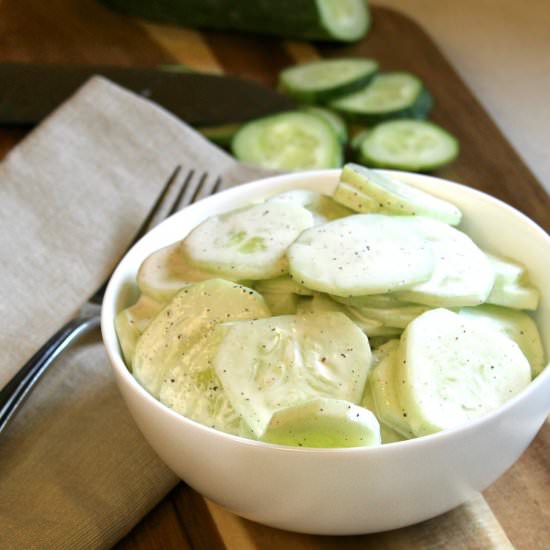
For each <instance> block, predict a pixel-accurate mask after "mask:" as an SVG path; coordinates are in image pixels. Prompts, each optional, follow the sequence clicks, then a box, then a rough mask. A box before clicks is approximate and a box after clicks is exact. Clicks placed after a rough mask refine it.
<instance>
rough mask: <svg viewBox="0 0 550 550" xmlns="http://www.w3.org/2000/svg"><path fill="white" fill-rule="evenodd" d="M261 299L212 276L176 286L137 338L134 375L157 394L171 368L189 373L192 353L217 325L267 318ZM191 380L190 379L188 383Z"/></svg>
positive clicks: (241, 287) (198, 351) (264, 305)
mask: <svg viewBox="0 0 550 550" xmlns="http://www.w3.org/2000/svg"><path fill="white" fill-rule="evenodd" d="M269 315H270V311H269V309H268V308H267V306H266V304H265V302H264V299H263V298H262V297H261V296H260V295H259V294H258V293H257V292H255V291H254V290H251V289H249V288H246V287H244V286H241V285H238V284H236V283H231V282H229V281H224V280H222V279H210V280H209V281H204V282H202V283H197V284H194V285H191V286H189V287H186V288H184V289H183V290H180V292H178V294H176V296H174V298H173V299H172V301H171V302H170V303H169V304H168V305H167V306H166V307H165V308H164V309H163V310H162V311H161V312H160V313H159V314H158V315H157V316H156V317H155V318H154V320H153V321H152V322H151V323H150V325H149V326H148V327H147V328H146V329H145V331H144V333H143V334H142V335H141V337H140V338H139V340H138V341H137V345H136V351H135V354H134V360H133V363H132V365H133V373H134V376H135V377H136V379H137V380H138V382H139V383H140V384H141V385H142V386H143V387H144V388H145V389H146V390H147V391H148V392H149V393H151V394H152V395H154V396H155V397H158V396H159V392H160V389H161V386H162V384H163V382H164V381H165V379H166V373H167V372H169V371H170V370H171V369H173V368H177V369H179V370H180V371H181V376H186V375H187V374H188V373H189V374H190V375H193V373H194V372H195V371H194V361H193V357H194V356H196V355H197V354H200V353H201V351H200V350H201V349H202V347H204V345H205V342H206V341H207V340H208V338H209V336H210V334H211V332H212V330H213V329H214V327H215V326H216V324H218V323H221V322H225V321H230V320H238V319H257V318H262V317H268V316H269ZM190 383H191V382H190Z"/></svg>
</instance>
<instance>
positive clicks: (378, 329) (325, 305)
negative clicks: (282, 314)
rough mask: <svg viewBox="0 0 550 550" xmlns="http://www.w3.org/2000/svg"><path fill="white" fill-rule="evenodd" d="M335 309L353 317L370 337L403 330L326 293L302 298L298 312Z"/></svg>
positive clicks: (318, 311) (314, 312)
mask: <svg viewBox="0 0 550 550" xmlns="http://www.w3.org/2000/svg"><path fill="white" fill-rule="evenodd" d="M328 311H334V312H339V313H343V314H344V315H345V316H346V317H348V318H349V319H351V320H352V321H353V322H354V323H355V324H356V325H357V326H358V327H359V328H360V329H361V330H362V331H363V332H364V333H365V334H366V335H367V336H368V337H369V338H370V337H371V336H396V335H399V334H401V330H399V329H395V328H392V327H386V326H384V324H383V323H382V322H381V321H378V320H376V319H371V318H369V317H368V316H366V315H364V314H363V313H362V312H361V311H360V310H358V309H356V308H353V307H348V306H345V305H342V304H339V303H337V302H335V301H334V300H332V299H331V298H329V297H328V296H327V295H326V294H316V295H315V296H313V298H311V299H309V300H302V301H301V302H300V303H299V304H298V309H297V312H298V313H300V314H304V315H311V314H313V315H315V314H318V313H321V312H328Z"/></svg>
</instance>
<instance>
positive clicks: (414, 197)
mask: <svg viewBox="0 0 550 550" xmlns="http://www.w3.org/2000/svg"><path fill="white" fill-rule="evenodd" d="M340 182H343V183H346V184H347V185H350V186H351V187H353V188H354V189H355V190H357V191H358V192H359V193H360V194H361V195H359V196H361V197H362V196H364V195H366V196H368V197H370V198H372V199H374V200H375V204H376V210H374V211H375V212H376V211H378V212H382V213H388V214H398V215H402V214H404V215H412V216H427V217H429V218H434V219H436V220H440V221H442V222H445V223H448V224H450V225H458V224H459V223H460V220H461V219H462V213H461V212H460V210H459V209H458V208H457V207H456V206H455V205H454V204H452V203H450V202H448V201H444V200H442V199H438V198H437V197H434V196H433V195H430V194H429V193H426V192H424V191H422V190H420V189H417V188H416V187H413V186H412V185H409V184H407V183H404V182H402V181H399V179H397V178H392V177H390V176H387V175H385V174H382V173H380V172H378V171H376V170H370V169H368V168H366V167H365V166H360V165H359V164H353V163H349V164H346V165H345V166H344V169H343V170H342V174H341V175H340ZM356 202H357V201H356ZM346 206H348V207H351V208H352V209H353V206H350V205H346Z"/></svg>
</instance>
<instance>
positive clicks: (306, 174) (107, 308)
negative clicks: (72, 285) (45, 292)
mask: <svg viewBox="0 0 550 550" xmlns="http://www.w3.org/2000/svg"><path fill="white" fill-rule="evenodd" d="M379 171H380V172H382V173H386V174H388V175H392V176H394V177H397V178H401V179H405V180H406V181H407V182H408V183H412V184H413V185H414V184H415V182H419V181H420V182H421V181H424V182H427V183H428V184H429V185H433V184H437V185H438V186H444V187H450V188H454V189H458V190H459V192H460V193H461V194H462V193H466V194H467V195H468V194H470V195H473V196H474V197H475V198H477V199H478V200H481V201H482V202H485V203H490V204H493V205H494V206H497V207H499V208H500V209H503V210H504V211H505V212H507V213H508V214H510V215H512V216H514V217H516V218H518V219H519V220H520V221H521V222H523V223H525V224H526V225H527V226H528V227H529V228H530V229H531V230H534V231H535V232H536V233H538V234H539V236H540V237H541V238H542V239H543V240H546V241H547V242H548V246H549V248H550V235H548V233H547V232H546V231H544V229H542V228H541V227H540V226H539V225H538V224H537V223H536V222H534V221H533V220H532V219H530V218H529V217H528V216H526V215H525V214H523V213H522V212H520V211H519V210H517V209H516V208H514V207H513V206H511V205H509V204H507V203H505V202H504V201H502V200H500V199H498V198H496V197H493V196H492V195H489V194H488V193H485V192H483V191H480V190H478V189H475V188H472V187H469V186H468V185H465V184H462V183H458V182H455V181H452V180H447V179H443V178H439V177H436V176H431V175H426V174H418V173H414V172H403V171H397V170H379ZM340 172H341V169H327V170H314V171H303V172H293V173H290V174H281V175H276V176H270V177H266V178H262V179H255V180H252V181H250V182H247V183H243V184H241V185H238V186H235V187H231V188H229V189H226V190H224V191H222V192H220V193H218V194H216V195H215V197H222V196H226V197H228V196H231V195H232V194H246V191H247V190H254V189H256V188H262V187H265V189H266V190H269V189H270V188H272V187H273V186H277V184H278V183H283V182H289V181H292V180H296V181H299V180H300V179H303V178H307V179H308V180H319V179H321V178H324V177H327V178H328V177H332V176H334V177H335V178H336V177H337V176H338V175H339V174H340ZM294 188H298V186H296V187H294ZM265 196H268V194H266V195H265ZM211 198H213V197H208V198H206V199H205V200H209V199H211ZM218 200H219V199H218ZM200 202H202V201H200ZM196 204H197V203H195V204H192V205H189V206H187V207H185V208H184V209H182V210H180V211H179V212H177V213H175V214H173V215H172V216H170V217H169V218H167V219H166V220H164V221H163V222H161V223H160V224H159V225H158V226H157V227H155V228H153V229H152V230H151V231H150V232H148V233H147V234H146V235H144V236H143V237H142V238H141V239H140V240H139V241H137V242H136V243H135V244H134V245H133V246H132V247H131V248H130V249H129V250H128V251H127V252H126V253H125V254H124V256H123V258H122V259H121V260H120V262H119V263H118V264H117V267H116V268H115V270H114V272H113V274H112V276H111V278H110V280H109V283H108V285H107V289H106V292H105V297H104V301H103V304H102V307H101V332H102V338H103V344H104V347H105V349H106V351H107V354H108V356H109V360H110V364H111V368H113V370H114V371H115V373H116V374H118V375H119V376H118V379H119V380H121V381H123V382H124V383H125V384H127V385H128V386H129V388H130V389H131V390H132V391H134V392H137V394H138V395H139V397H140V398H142V399H144V400H145V401H146V402H147V403H148V404H149V405H150V406H152V407H154V408H155V409H157V410H158V411H159V412H160V413H161V414H167V415H169V416H171V418H173V419H174V420H175V422H177V423H180V424H181V425H182V426H186V427H188V428H189V427H190V428H192V429H196V430H199V431H203V432H204V433H205V435H208V434H209V435H211V436H214V437H221V438H222V439H226V440H227V441H228V442H234V443H236V444H240V445H247V446H251V447H255V448H257V449H259V450H266V451H267V450H270V451H277V452H281V453H293V454H304V453H306V454H330V455H334V454H339V453H345V454H349V453H366V454H369V455H370V454H374V453H384V452H393V450H394V449H398V448H408V449H412V448H413V447H418V446H432V445H439V444H440V443H442V442H445V441H446V440H448V439H453V438H456V437H459V436H461V435H464V434H465V433H466V432H469V431H475V430H478V429H482V428H483V426H484V425H486V424H489V423H491V422H493V421H494V419H495V418H497V417H499V416H501V415H504V414H505V413H506V412H507V411H508V410H509V409H511V408H514V407H515V406H516V405H517V404H518V402H520V401H523V400H524V399H526V398H528V396H529V395H530V394H532V393H533V392H534V391H536V389H537V388H538V387H539V386H540V385H543V384H547V383H550V363H548V364H547V365H546V366H545V367H544V368H543V370H542V371H541V372H540V373H539V374H538V376H537V377H536V378H535V379H533V380H531V382H530V383H529V385H528V386H527V387H526V388H524V389H523V390H522V391H520V392H519V393H518V394H516V395H515V396H514V397H513V398H512V399H510V400H508V401H506V403H504V404H502V405H501V406H499V407H498V408H496V409H494V410H492V411H490V412H488V413H487V414H484V415H483V416H481V417H479V418H476V419H474V420H471V421H469V422H467V423H465V424H462V425H460V426H456V427H453V428H449V429H446V430H442V431H440V432H436V433H433V434H428V435H424V436H420V437H416V438H412V439H406V440H403V441H395V442H389V443H384V444H382V445H377V446H373V447H339V448H313V447H294V446H290V445H280V444H274V443H266V442H263V441H258V440H253V439H248V438H245V437H241V436H238V435H233V434H230V433H226V432H223V431H220V430H216V429H215V428H211V427H210V426H206V425H204V424H201V423H200V422H197V421H195V420H192V419H190V418H187V417H185V416H183V415H181V414H179V413H177V412H176V411H174V410H172V409H170V408H169V407H168V406H166V405H164V404H163V403H162V402H161V401H160V400H158V399H156V398H155V397H153V396H152V395H151V394H150V393H149V392H148V391H147V390H146V389H145V388H144V387H143V386H142V385H141V384H139V382H138V381H137V380H136V379H135V377H134V376H133V375H132V373H131V372H130V371H129V370H128V368H127V367H126V364H125V363H124V360H123V358H122V355H121V353H120V348H119V346H118V340H117V336H116V331H115V328H114V315H112V314H111V311H115V309H116V308H115V303H116V298H117V296H118V292H119V290H120V286H121V283H122V279H121V281H119V283H118V285H117V279H119V278H120V273H121V271H122V267H124V264H125V263H126V262H127V258H128V256H129V255H131V254H132V252H133V251H134V250H135V249H136V248H137V247H139V246H140V243H141V242H142V241H143V240H144V239H146V238H148V236H149V235H150V234H151V233H152V232H155V231H157V230H158V228H159V227H161V226H163V225H164V224H166V223H167V222H169V220H172V219H173V218H176V217H183V216H185V213H186V212H188V211H189V209H192V208H194V207H195V206H196ZM199 204H200V203H199ZM545 352H546V357H545V359H548V356H547V354H548V351H547V350H546V349H545ZM549 409H550V403H549Z"/></svg>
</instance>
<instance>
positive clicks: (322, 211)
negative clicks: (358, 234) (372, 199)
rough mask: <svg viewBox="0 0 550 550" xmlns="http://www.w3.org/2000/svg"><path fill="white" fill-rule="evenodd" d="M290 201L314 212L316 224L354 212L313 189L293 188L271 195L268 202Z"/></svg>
mask: <svg viewBox="0 0 550 550" xmlns="http://www.w3.org/2000/svg"><path fill="white" fill-rule="evenodd" d="M272 201H276V202H290V203H294V204H298V205H300V206H303V207H304V208H306V209H307V210H309V211H310V212H311V213H312V214H313V219H314V221H315V225H319V224H321V223H326V222H328V221H330V220H337V219H338V218H343V217H345V216H349V215H350V214H353V212H352V211H351V210H350V209H349V208H346V207H345V206H342V205H341V204H339V203H338V202H336V201H335V200H333V199H332V198H331V197H329V196H327V195H323V194H322V193H319V192H318V191H313V190H311V189H291V190H290V191H285V192H283V193H278V194H277V195H273V196H272V197H270V198H269V199H268V200H267V202H272Z"/></svg>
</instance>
